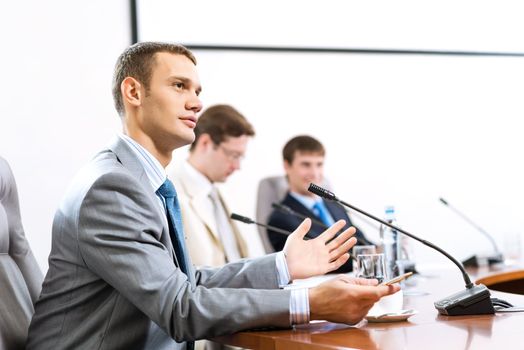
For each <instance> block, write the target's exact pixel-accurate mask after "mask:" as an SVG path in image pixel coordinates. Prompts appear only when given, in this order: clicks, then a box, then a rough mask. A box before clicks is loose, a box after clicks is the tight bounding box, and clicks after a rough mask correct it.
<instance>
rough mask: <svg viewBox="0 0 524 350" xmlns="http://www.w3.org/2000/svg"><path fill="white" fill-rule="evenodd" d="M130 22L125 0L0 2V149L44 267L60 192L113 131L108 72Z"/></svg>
mask: <svg viewBox="0 0 524 350" xmlns="http://www.w3.org/2000/svg"><path fill="white" fill-rule="evenodd" d="M129 28H130V24H129V9H128V1H126V0H118V1H103V0H95V1H66V0H62V1H59V0H55V1H36V0H31V1H10V2H9V4H8V5H7V4H4V5H2V11H1V12H0V33H1V34H0V36H1V45H2V50H1V55H0V70H1V74H0V76H1V77H2V82H1V84H0V99H1V103H0V154H1V155H2V156H3V157H4V158H6V159H7V160H8V162H9V163H10V165H11V167H12V168H13V172H14V174H15V177H16V179H17V182H18V190H19V195H20V202H21V210H22V220H23V223H24V227H25V230H26V235H27V237H28V239H29V242H30V244H31V246H32V248H33V251H34V253H35V255H36V257H37V260H38V262H39V264H40V265H41V267H42V269H43V270H44V271H45V270H46V269H47V257H48V255H49V251H50V248H51V223H52V219H53V215H54V212H55V209H56V207H57V206H58V203H59V201H60V198H61V197H62V196H63V194H64V192H65V189H66V187H67V185H68V184H69V182H70V181H71V179H72V177H73V176H74V174H75V173H76V172H77V171H78V169H79V168H80V167H81V166H82V165H83V164H84V163H85V162H86V161H88V160H89V159H90V158H91V157H92V156H93V155H94V154H95V153H96V152H97V151H98V150H99V149H100V148H101V147H103V146H104V145H105V144H106V143H107V142H108V141H109V140H110V138H111V136H112V135H113V134H115V133H116V131H118V130H119V120H118V116H117V114H116V112H114V108H113V105H112V98H111V77H112V70H113V65H114V62H115V61H116V58H117V57H118V55H119V53H120V52H121V51H122V50H123V49H124V48H125V47H126V46H127V45H128V44H129V42H130V40H131V39H130V30H129Z"/></svg>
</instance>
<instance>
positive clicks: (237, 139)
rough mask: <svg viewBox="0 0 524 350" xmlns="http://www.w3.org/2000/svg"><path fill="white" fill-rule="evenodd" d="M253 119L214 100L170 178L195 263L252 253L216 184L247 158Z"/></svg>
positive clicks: (234, 258) (222, 261)
mask: <svg viewBox="0 0 524 350" xmlns="http://www.w3.org/2000/svg"><path fill="white" fill-rule="evenodd" d="M254 135H255V131H254V130H253V127H252V125H251V124H250V123H249V122H248V121H247V120H246V118H245V117H244V116H243V115H242V114H241V113H240V112H238V111H237V110H236V109H235V108H233V107H231V106H229V105H215V106H211V107H209V108H208V109H207V110H205V111H204V112H203V113H202V115H201V116H200V118H199V120H198V124H197V126H196V128H195V141H194V142H193V143H192V144H191V148H190V153H189V157H188V159H187V160H186V161H185V162H183V163H181V164H177V166H176V167H175V169H173V170H172V171H171V173H170V178H171V179H173V182H174V184H175V186H176V188H177V191H178V196H179V202H180V206H181V209H182V221H183V223H184V230H185V233H186V237H187V240H186V243H187V246H188V249H189V253H190V255H191V259H192V261H193V263H194V264H195V265H197V266H221V265H224V264H226V263H228V262H233V261H237V260H239V259H241V258H246V257H247V256H248V248H247V245H246V242H245V240H244V239H243V238H242V235H241V233H240V231H239V230H238V228H237V225H236V224H235V223H234V222H233V221H232V220H231V219H230V218H229V216H230V214H231V213H230V211H229V209H228V207H227V205H226V203H225V201H224V198H223V197H222V195H221V194H220V191H219V190H218V188H217V187H216V184H217V183H221V182H225V181H226V180H227V178H228V177H229V176H230V175H231V174H233V173H234V172H235V171H236V170H238V169H240V162H241V161H242V158H244V154H245V152H246V147H247V143H248V141H249V139H250V138H251V137H253V136H254Z"/></svg>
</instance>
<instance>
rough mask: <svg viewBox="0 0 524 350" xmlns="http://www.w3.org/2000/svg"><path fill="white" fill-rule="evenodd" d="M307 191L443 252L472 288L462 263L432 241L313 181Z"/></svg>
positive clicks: (468, 286) (469, 287)
mask: <svg viewBox="0 0 524 350" xmlns="http://www.w3.org/2000/svg"><path fill="white" fill-rule="evenodd" d="M308 191H309V192H311V193H314V194H316V195H317V196H320V197H322V198H324V199H328V200H332V201H335V202H338V203H340V204H342V205H343V206H345V207H348V208H350V209H353V210H355V211H357V212H359V213H361V214H363V215H365V216H367V217H369V218H371V219H373V220H376V221H378V222H380V223H381V224H383V225H386V226H388V227H391V228H392V229H394V230H397V231H398V232H401V233H403V234H405V235H406V236H408V237H411V238H413V239H414V240H416V241H419V242H420V243H422V244H424V245H426V246H428V247H430V248H433V249H435V250H436V251H438V252H439V253H441V254H443V255H444V256H446V257H447V258H448V259H449V260H451V261H452V262H453V263H454V264H455V265H457V267H458V268H459V270H460V272H462V277H463V279H464V282H465V283H466V288H468V289H471V288H473V286H474V285H473V283H472V282H471V279H470V277H469V275H468V273H467V272H466V270H465V269H464V266H462V264H461V263H460V262H458V261H457V260H456V259H455V258H454V257H452V256H451V255H450V254H448V253H447V252H445V251H444V250H443V249H441V248H439V247H437V246H436V245H434V244H433V243H431V242H428V241H426V240H424V239H422V238H419V237H417V236H415V235H413V234H411V233H409V232H407V231H405V230H403V229H401V228H399V227H396V226H394V225H391V224H390V223H388V222H386V221H384V220H382V219H379V218H377V217H376V216H374V215H371V214H369V213H367V212H365V211H363V210H362V209H359V208H357V207H355V206H353V205H351V204H349V203H346V202H344V201H343V200H341V199H339V198H337V196H335V194H334V193H333V192H331V191H328V190H326V189H325V188H322V187H320V186H318V185H315V184H314V183H311V184H310V185H309V188H308Z"/></svg>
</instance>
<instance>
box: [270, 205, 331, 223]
mask: <svg viewBox="0 0 524 350" xmlns="http://www.w3.org/2000/svg"><path fill="white" fill-rule="evenodd" d="M271 206H272V207H273V209H276V210H278V211H280V212H281V213H284V214H287V215H291V216H295V217H297V218H300V219H310V220H311V221H312V222H314V223H315V224H317V225H320V227H322V228H324V229H326V228H328V226H326V224H324V223H323V222H322V221H319V220H317V219H315V218H312V217H309V216H307V215H304V214H302V213H299V212H297V211H295V210H293V209H291V208H290V207H288V206H287V205H284V204H281V203H272V204H271Z"/></svg>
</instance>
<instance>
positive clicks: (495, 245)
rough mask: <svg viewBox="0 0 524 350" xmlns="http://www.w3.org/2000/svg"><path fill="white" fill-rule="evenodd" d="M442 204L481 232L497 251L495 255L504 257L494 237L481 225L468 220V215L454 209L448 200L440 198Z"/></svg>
mask: <svg viewBox="0 0 524 350" xmlns="http://www.w3.org/2000/svg"><path fill="white" fill-rule="evenodd" d="M439 200H440V202H441V203H442V204H444V205H445V206H446V207H448V208H449V209H451V210H452V211H453V212H455V214H457V215H458V216H460V217H461V218H462V219H463V220H464V221H466V222H467V223H468V224H470V225H471V226H473V227H475V228H476V229H477V231H479V232H480V233H482V234H483V235H484V236H485V237H486V238H487V239H488V240H489V241H490V243H491V245H492V246H493V249H495V253H497V255H500V256H502V254H501V252H500V249H499V247H498V246H497V243H496V242H495V239H494V238H493V236H492V235H490V234H489V233H488V232H487V231H486V230H484V229H483V228H482V227H480V226H479V225H477V224H476V223H474V222H473V221H472V220H471V219H470V218H468V217H467V216H466V215H464V214H463V213H462V212H460V211H459V210H458V209H456V208H455V207H453V206H452V205H451V204H449V202H448V201H447V200H445V199H444V198H442V197H440V198H439Z"/></svg>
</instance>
